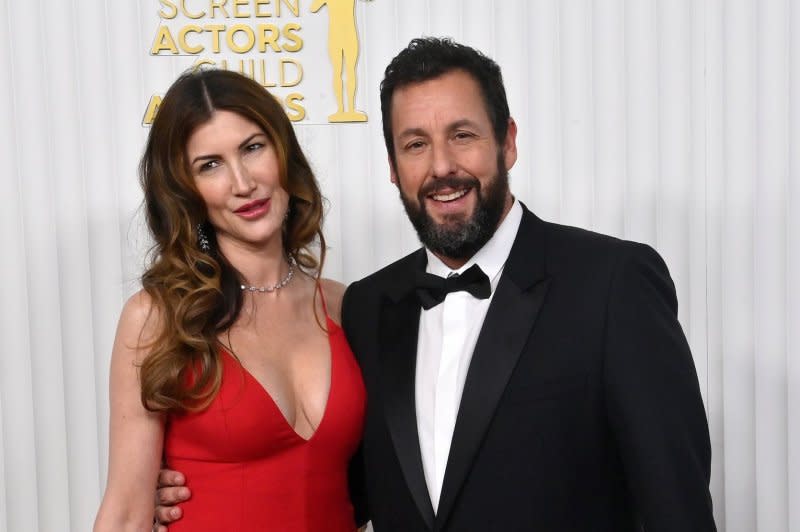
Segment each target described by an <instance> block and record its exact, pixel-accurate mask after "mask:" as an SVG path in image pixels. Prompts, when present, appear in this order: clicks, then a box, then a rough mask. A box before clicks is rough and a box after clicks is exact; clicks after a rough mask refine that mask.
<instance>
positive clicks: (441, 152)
mask: <svg viewBox="0 0 800 532" xmlns="http://www.w3.org/2000/svg"><path fill="white" fill-rule="evenodd" d="M431 153H432V155H431V156H432V158H433V160H432V161H431V173H432V174H433V177H446V176H450V175H454V174H455V173H456V168H457V165H456V160H455V157H454V156H453V151H452V148H451V147H450V146H449V145H448V143H447V142H442V143H438V144H433V146H432V149H431Z"/></svg>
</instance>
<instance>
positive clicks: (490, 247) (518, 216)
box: [425, 198, 522, 291]
mask: <svg viewBox="0 0 800 532" xmlns="http://www.w3.org/2000/svg"><path fill="white" fill-rule="evenodd" d="M521 222H522V206H521V205H520V203H519V201H517V200H516V198H515V199H514V204H513V205H512V206H511V209H510V210H509V211H508V214H506V217H505V218H503V221H502V222H500V225H499V226H498V227H497V230H496V231H495V232H494V234H493V235H492V238H490V239H489V241H488V242H486V244H484V245H483V247H482V248H481V249H479V250H478V252H477V253H475V255H473V256H472V257H471V258H470V259H469V260H468V261H467V262H466V263H465V264H464V265H463V266H462V267H461V268H459V269H457V270H451V269H450V268H449V267H448V266H447V265H446V264H445V263H443V262H442V261H441V260H440V259H439V257H437V256H436V255H434V254H433V253H432V252H431V251H430V250H429V249H427V248H426V249H425V253H426V254H427V255H428V266H427V268H426V271H427V272H428V273H432V274H434V275H438V276H440V277H447V276H448V275H450V274H451V273H454V272H455V273H462V272H463V271H464V270H466V269H467V268H469V267H470V266H472V265H473V264H477V265H478V266H479V267H480V268H481V270H483V272H484V273H485V274H486V275H487V276H488V277H489V280H491V282H492V291H494V289H495V287H496V286H497V281H498V279H499V278H500V275H499V274H500V272H501V271H502V270H503V265H504V264H505V263H506V259H508V255H509V254H510V253H511V246H513V245H514V239H516V237H517V231H518V230H519V225H520V223H521Z"/></svg>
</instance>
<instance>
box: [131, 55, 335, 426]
mask: <svg viewBox="0 0 800 532" xmlns="http://www.w3.org/2000/svg"><path fill="white" fill-rule="evenodd" d="M218 110H226V111H232V112H234V113H236V114H238V115H240V116H242V117H243V118H246V119H247V120H250V121H251V122H253V123H255V124H257V125H258V126H259V127H260V128H261V129H262V130H263V131H264V133H265V134H266V135H267V137H269V140H270V142H271V143H272V145H273V146H274V147H275V150H276V152H277V155H278V161H279V171H280V174H279V175H280V184H281V187H282V188H283V189H284V190H286V192H287V193H288V194H289V211H288V217H287V219H286V222H285V224H284V228H283V247H284V250H283V251H284V253H285V255H286V256H287V257H291V258H292V259H294V261H295V262H296V263H297V264H298V265H299V266H300V268H302V269H303V270H304V271H306V272H307V273H309V274H311V275H313V276H314V277H315V278H316V279H317V280H318V279H319V273H320V270H321V269H322V264H323V262H324V260H325V239H324V237H323V236H322V230H321V224H322V215H323V198H322V195H321V193H320V190H319V185H318V184H317V181H316V179H315V177H314V174H313V172H312V171H311V167H310V166H309V164H308V161H307V160H306V157H305V155H304V154H303V151H302V150H301V149H300V145H299V143H298V142H297V137H296V136H295V133H294V130H293V128H292V125H291V123H290V122H289V118H288V117H287V116H286V113H285V112H284V111H283V108H282V107H281V105H280V103H279V102H278V101H277V100H276V99H275V98H274V97H273V96H272V95H270V94H269V93H268V92H267V91H266V90H264V88H263V87H262V86H261V85H259V84H258V83H256V82H255V81H253V80H251V79H249V78H247V77H245V76H243V75H241V74H237V73H234V72H230V71H226V70H192V71H188V72H186V73H184V74H183V75H181V76H180V77H179V78H178V79H177V80H176V81H175V83H173V84H172V86H171V87H170V88H169V90H168V91H167V93H166V94H165V95H164V99H163V100H162V102H161V105H160V107H159V110H158V114H157V115H156V118H155V120H154V122H153V125H152V128H151V129H150V134H149V136H148V139H147V145H146V147H145V151H144V155H143V156H142V159H141V162H140V165H139V178H140V182H141V186H142V189H143V190H144V208H145V213H146V219H147V225H148V227H149V229H150V233H151V234H152V237H153V240H154V245H153V247H152V249H151V252H150V260H149V264H148V267H147V269H146V271H145V273H144V275H143V276H142V286H143V288H144V290H145V291H146V292H147V293H148V294H149V295H150V297H151V299H152V301H153V312H154V315H155V316H157V321H158V325H157V328H156V331H155V334H154V336H153V339H152V341H148V343H147V345H146V346H145V347H146V348H148V349H149V353H148V355H147V356H146V357H145V359H144V361H143V362H142V365H141V368H140V378H141V384H142V404H143V405H144V406H145V408H147V409H148V410H151V411H160V412H182V411H196V410H200V409H203V408H205V407H206V406H208V404H209V403H210V402H211V400H212V399H213V398H214V396H215V395H216V393H217V392H218V391H219V387H220V383H221V381H222V364H221V359H220V353H219V342H218V336H219V334H220V333H222V332H224V331H226V330H227V329H229V328H230V327H231V325H233V323H234V322H235V321H236V319H237V317H238V316H239V313H240V311H241V308H242V302H243V297H242V291H241V289H240V284H241V282H242V276H241V274H240V273H239V272H238V271H237V270H236V269H235V268H234V267H233V266H232V265H231V264H230V263H229V262H228V260H227V259H226V258H225V257H224V256H223V255H222V253H220V252H219V248H218V247H217V245H216V238H215V236H214V231H213V228H212V227H211V225H210V223H209V222H208V221H207V215H206V206H205V203H204V202H203V200H202V198H201V196H200V194H199V193H198V191H197V188H196V186H195V183H194V179H193V177H192V174H191V171H190V167H189V162H188V160H187V157H186V146H187V143H188V140H189V137H190V136H191V135H192V133H193V132H194V131H195V130H196V129H197V128H198V127H199V126H200V125H202V124H204V123H206V122H208V121H209V120H211V118H212V116H213V114H214V112H215V111H218ZM198 227H201V228H202V230H203V232H204V233H205V234H206V235H207V238H208V240H209V244H210V251H209V252H203V251H202V250H201V249H200V247H199V245H198ZM315 245H318V246H319V260H317V258H316V257H315V255H314V253H313V252H312V247H314V246H315Z"/></svg>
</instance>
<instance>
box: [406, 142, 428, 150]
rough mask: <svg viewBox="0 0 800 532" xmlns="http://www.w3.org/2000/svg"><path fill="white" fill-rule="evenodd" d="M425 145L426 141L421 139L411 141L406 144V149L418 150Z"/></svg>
mask: <svg viewBox="0 0 800 532" xmlns="http://www.w3.org/2000/svg"><path fill="white" fill-rule="evenodd" d="M424 145H425V143H424V142H422V141H421V140H415V141H414V142H409V143H408V144H406V149H407V150H418V149H420V148H422V147H423V146H424Z"/></svg>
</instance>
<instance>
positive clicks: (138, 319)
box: [117, 289, 160, 344]
mask: <svg viewBox="0 0 800 532" xmlns="http://www.w3.org/2000/svg"><path fill="white" fill-rule="evenodd" d="M159 316H160V313H159V312H158V306H157V305H156V304H155V302H154V301H153V297H152V296H151V295H150V294H149V293H148V292H147V291H146V290H144V289H142V290H139V291H138V292H136V293H134V294H133V295H131V296H130V297H129V298H128V300H127V301H125V305H124V306H123V307H122V312H121V313H120V317H119V324H118V325H117V336H118V337H120V338H121V339H125V340H127V342H126V343H135V344H143V343H144V344H146V343H148V342H149V341H150V340H152V339H153V338H154V336H155V335H156V334H157V333H156V331H157V329H158V323H159V319H160V318H159Z"/></svg>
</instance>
